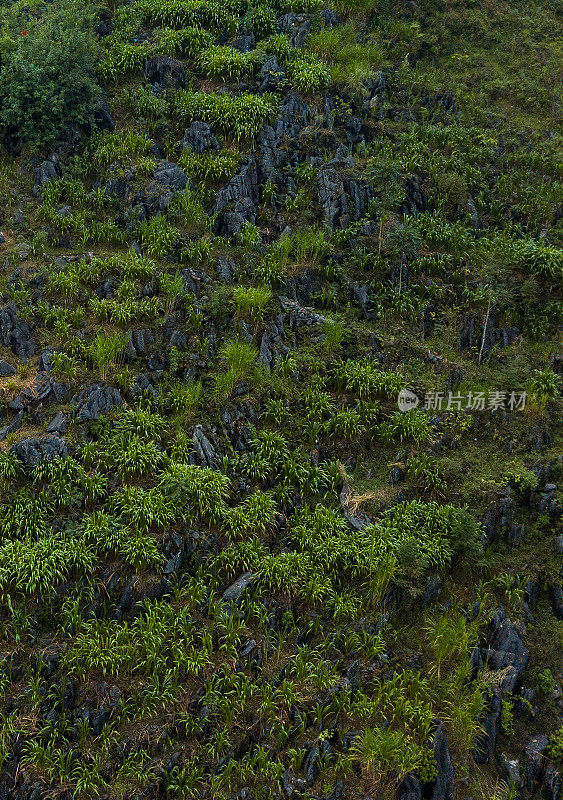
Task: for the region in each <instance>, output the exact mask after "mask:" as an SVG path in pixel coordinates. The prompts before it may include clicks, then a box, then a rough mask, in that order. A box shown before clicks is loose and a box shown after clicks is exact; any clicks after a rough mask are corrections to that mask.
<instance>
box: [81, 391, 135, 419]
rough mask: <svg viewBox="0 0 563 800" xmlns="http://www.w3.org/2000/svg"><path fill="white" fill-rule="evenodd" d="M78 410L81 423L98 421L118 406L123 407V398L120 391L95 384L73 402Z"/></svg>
mask: <svg viewBox="0 0 563 800" xmlns="http://www.w3.org/2000/svg"><path fill="white" fill-rule="evenodd" d="M71 405H72V406H74V408H75V409H76V416H77V419H78V421H79V422H87V421H88V420H96V419H99V418H100V417H101V415H102V414H107V413H108V411H111V410H112V409H113V408H116V407H117V406H121V405H123V398H122V397H121V394H120V392H119V390H118V389H114V388H113V387H112V386H106V385H102V384H93V385H92V386H88V387H87V388H86V389H83V390H82V391H81V392H79V393H78V394H77V395H75V396H74V397H73V398H72V400H71Z"/></svg>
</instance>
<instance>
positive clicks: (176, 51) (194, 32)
mask: <svg viewBox="0 0 563 800" xmlns="http://www.w3.org/2000/svg"><path fill="white" fill-rule="evenodd" d="M212 44H213V36H212V34H210V33H209V32H208V31H204V30H202V29H201V28H195V27H191V28H180V29H179V30H174V29H173V28H159V29H158V31H156V52H157V53H162V54H163V55H166V56H183V57H184V58H195V57H196V56H198V55H199V54H200V53H202V52H203V51H204V50H207V49H208V48H209V47H211V45H212Z"/></svg>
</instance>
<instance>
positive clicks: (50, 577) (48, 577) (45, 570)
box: [0, 531, 96, 597]
mask: <svg viewBox="0 0 563 800" xmlns="http://www.w3.org/2000/svg"><path fill="white" fill-rule="evenodd" d="M95 565H96V559H95V553H94V551H93V550H92V549H91V548H89V547H88V546H87V545H86V543H85V541H84V540H83V539H81V538H79V537H78V538H77V537H74V536H71V535H69V534H66V533H53V532H52V531H50V532H49V533H48V534H45V535H43V536H40V537H39V538H38V539H36V540H32V539H30V538H26V539H25V540H24V541H14V542H7V543H5V544H3V545H2V546H1V547H0V591H6V590H9V591H18V592H22V593H25V594H29V595H37V596H38V597H48V596H50V595H51V594H52V593H53V592H54V590H55V588H56V587H57V586H58V585H59V584H60V583H63V582H64V581H65V580H67V579H68V578H69V577H70V576H71V575H89V574H91V573H92V571H93V570H94V567H95Z"/></svg>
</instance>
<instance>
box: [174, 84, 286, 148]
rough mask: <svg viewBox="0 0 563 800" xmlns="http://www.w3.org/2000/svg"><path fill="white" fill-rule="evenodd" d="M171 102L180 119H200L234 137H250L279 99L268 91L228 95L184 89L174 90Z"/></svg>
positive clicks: (273, 111) (268, 118)
mask: <svg viewBox="0 0 563 800" xmlns="http://www.w3.org/2000/svg"><path fill="white" fill-rule="evenodd" d="M175 104H176V111H177V113H178V114H179V115H180V116H181V117H182V119H183V120H185V121H187V122H191V121H192V120H194V119H201V120H203V121H204V122H208V123H210V124H211V125H216V126H217V127H218V128H221V129H222V130H224V131H225V132H226V133H229V134H231V135H232V136H234V138H235V139H237V140H238V139H242V138H249V139H252V138H254V137H255V136H256V134H257V133H258V131H259V130H260V129H261V128H263V127H264V125H267V124H268V123H269V122H272V121H273V119H274V118H275V116H276V114H277V112H278V108H279V99H278V98H277V97H276V96H275V95H273V94H270V93H266V94H263V95H254V94H248V93H243V94H239V95H231V94H226V93H225V94H215V93H206V92H194V91H192V90H191V89H187V90H185V91H181V92H178V93H177V94H176V97H175Z"/></svg>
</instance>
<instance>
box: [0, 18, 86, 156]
mask: <svg viewBox="0 0 563 800" xmlns="http://www.w3.org/2000/svg"><path fill="white" fill-rule="evenodd" d="M94 60H95V42H94V39H93V36H92V34H91V33H90V32H89V31H88V29H87V25H86V19H85V17H84V15H80V13H79V12H78V13H77V12H76V11H75V12H73V14H72V15H71V13H70V11H69V10H67V11H64V10H63V11H57V12H56V13H52V14H49V15H46V16H42V17H41V18H40V19H39V20H37V21H36V22H34V23H33V24H31V23H30V27H29V30H24V31H21V32H20V31H18V35H17V38H16V39H15V42H14V46H13V47H12V48H11V49H10V50H9V51H8V52H7V53H6V52H5V53H4V54H3V63H2V67H1V68H0V122H1V123H2V124H3V125H5V126H8V127H10V128H12V129H13V130H14V132H15V133H16V134H17V136H18V137H19V138H20V139H22V140H23V141H24V142H25V143H26V144H29V145H30V146H31V147H33V148H40V147H48V146H52V145H53V144H55V143H56V142H57V141H58V140H59V139H60V138H61V137H62V135H63V134H64V132H65V131H66V130H67V129H68V128H69V127H70V126H73V125H80V124H84V123H88V122H91V121H92V114H93V109H94V108H95V105H96V102H97V101H98V100H99V98H100V96H101V90H100V87H99V86H98V84H97V82H96V80H95V77H94Z"/></svg>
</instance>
